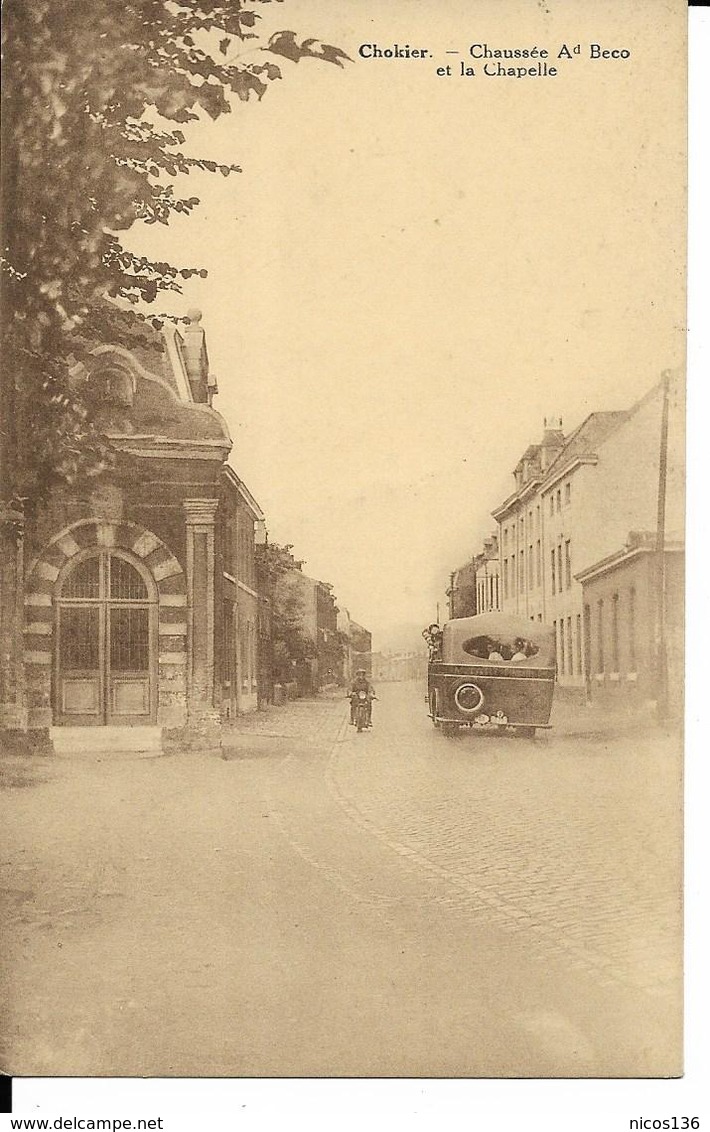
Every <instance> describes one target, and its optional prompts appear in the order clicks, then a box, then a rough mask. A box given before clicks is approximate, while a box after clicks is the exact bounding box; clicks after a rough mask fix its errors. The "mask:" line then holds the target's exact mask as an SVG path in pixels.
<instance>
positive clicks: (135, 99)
mask: <svg viewBox="0 0 710 1132" xmlns="http://www.w3.org/2000/svg"><path fill="white" fill-rule="evenodd" d="M268 2H271V0H251V2H250V0H230V2H226V0H225V2H222V3H220V2H219V0H180V2H179V3H175V2H174V0H124V2H123V3H121V4H116V3H115V0H91V3H90V4H86V3H85V4H79V3H77V2H76V0H32V2H31V3H28V2H27V0H5V3H4V4H3V63H4V67H3V80H4V81H3V87H4V96H3V133H4V146H3V149H4V153H3V158H4V160H3V166H2V201H3V217H4V225H5V227H4V231H3V239H2V249H3V265H2V266H3V281H4V298H3V304H2V345H3V350H4V360H5V364H4V367H3V375H4V381H5V384H4V386H3V403H2V410H3V415H4V417H5V418H7V417H8V416H9V417H12V418H13V420H14V421H15V423H14V425H13V427H12V428H11V429H10V430H9V433H8V436H7V437H5V439H6V440H7V441H8V443H6V444H5V446H4V457H3V460H4V462H3V465H2V494H3V496H4V497H8V496H9V497H11V496H13V495H17V494H21V495H27V494H30V493H33V494H41V493H42V492H43V491H45V490H46V488H47V486H48V484H49V483H50V482H52V480H53V479H56V478H57V477H59V478H64V479H67V478H72V480H73V482H74V481H76V478H77V477H78V476H80V475H81V474H86V475H88V474H90V472H91V470H92V468H94V467H98V466H100V467H102V468H103V467H106V466H107V461H108V460H109V459H110V454H109V453H108V449H107V446H106V443H105V441H104V439H103V437H102V436H101V434H100V430H98V429H96V428H94V424H95V421H94V414H93V410H92V406H91V405H90V404H89V403H88V402H87V403H83V401H82V392H81V390H79V391H77V390H76V389H71V388H70V385H71V380H70V378H69V376H68V368H67V365H66V361H65V359H66V358H67V357H69V355H72V356H74V357H75V358H78V359H80V358H81V354H82V351H88V350H89V349H90V348H91V347H92V346H93V345H95V344H96V342H107V341H113V342H116V344H123V343H128V344H130V343H131V342H134V343H135V342H136V341H137V340H141V341H142V343H143V345H144V347H145V348H153V349H155V348H156V347H157V344H156V340H155V331H156V330H157V329H159V328H160V327H162V325H163V323H164V321H165V320H166V319H167V317H168V316H164V315H160V316H159V317H158V316H154V315H152V316H151V314H150V307H151V305H152V304H154V303H155V302H156V301H157V300H158V299H159V297H160V295H161V294H162V293H164V292H166V291H168V292H171V291H172V292H175V291H179V290H180V287H181V282H182V281H185V280H186V279H189V278H192V277H194V276H200V277H203V278H204V277H205V275H206V271H205V269H204V268H201V267H188V266H182V265H172V264H167V263H153V262H150V261H149V260H148V259H147V258H145V257H142V256H136V255H134V254H133V253H131V252H129V251H128V250H127V249H126V248H125V247H124V245H123V244H122V243H121V240H120V238H119V236H118V235H117V233H121V232H126V231H128V230H129V229H131V228H132V227H133V226H134V225H135V224H136V221H142V222H144V223H146V224H162V225H165V224H169V223H170V221H171V219H172V218H173V217H174V216H175V215H181V216H183V217H188V216H190V215H191V214H192V213H193V212H194V210H195V208H196V207H197V206H198V205H199V199H198V197H197V196H195V195H188V194H186V193H182V192H180V191H177V188H176V185H177V183H179V180H180V178H182V177H185V176H187V175H189V174H190V173H191V172H193V171H195V170H199V171H202V172H207V173H213V174H217V173H219V174H220V175H221V176H223V177H229V176H230V175H231V174H234V173H239V172H241V168H240V166H239V165H237V164H234V163H225V162H224V161H220V160H217V159H216V158H215V157H213V156H210V155H207V156H206V157H201V156H193V155H192V154H191V153H189V152H185V149H184V148H183V147H185V146H186V144H187V142H186V134H185V131H184V130H182V129H180V128H179V127H180V126H182V125H183V124H186V123H189V122H193V121H198V120H199V119H200V117H201V116H207V117H209V118H211V119H213V120H215V119H218V118H219V117H221V116H222V115H224V114H227V113H229V112H230V111H231V109H232V105H233V102H234V99H235V98H236V99H238V100H240V101H243V102H248V101H249V100H250V99H251V98H253V97H256V98H257V99H260V98H262V97H263V96H264V94H265V92H266V90H267V89H268V85H269V83H270V82H273V81H276V80H279V79H280V78H281V70H280V68H279V67H278V66H277V65H276V64H275V63H273V62H271V61H268V62H267V61H265V62H259V61H258V60H259V59H260V58H263V57H262V56H260V55H258V54H256V53H257V52H259V51H262V50H263V51H266V52H267V53H270V54H271V55H272V56H280V57H286V58H289V59H293V60H294V61H296V62H297V61H298V60H299V59H300V58H303V57H306V56H310V57H312V58H320V59H322V60H325V61H328V62H334V63H336V64H337V65H338V66H341V65H342V60H343V59H345V58H346V57H345V56H344V54H343V53H342V52H340V51H338V49H337V48H331V47H329V46H328V45H326V44H322V43H320V42H319V41H318V40H314V39H307V40H304V41H303V43H302V44H298V43H297V42H296V37H295V34H294V33H293V32H282V33H278V34H277V35H276V36H272V37H271V39H270V40H268V41H267V42H266V44H264V45H260V44H259V42H258V37H257V38H256V40H255V30H254V29H255V28H256V27H257V26H258V21H259V13H258V12H257V11H256V10H255V5H256V4H260V3H268ZM274 2H279V3H280V2H281V0H274ZM251 41H254V45H253V46H251V45H250V46H249V48H248V49H246V50H245V56H244V58H242V59H230V58H229V57H228V53H229V51H230V45H232V44H233V43H237V44H240V43H247V42H249V43H251ZM30 438H31V439H30ZM37 438H41V442H40V443H36V442H35V441H36V439H37Z"/></svg>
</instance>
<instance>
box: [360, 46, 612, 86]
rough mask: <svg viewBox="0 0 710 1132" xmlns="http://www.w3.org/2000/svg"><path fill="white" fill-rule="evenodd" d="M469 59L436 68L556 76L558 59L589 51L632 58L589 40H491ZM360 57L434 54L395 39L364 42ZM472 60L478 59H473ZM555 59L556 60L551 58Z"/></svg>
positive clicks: (596, 56) (445, 72)
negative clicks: (508, 43)
mask: <svg viewBox="0 0 710 1132" xmlns="http://www.w3.org/2000/svg"><path fill="white" fill-rule="evenodd" d="M459 54H461V52H458V51H447V55H459ZM466 54H467V55H468V57H469V58H468V59H460V60H459V62H458V67H457V66H456V63H455V62H453V61H451V62H447V63H445V64H444V65H442V66H439V67H437V68H436V74H437V75H439V76H440V77H444V76H449V75H453V74H460V75H462V76H467V77H471V78H473V77H475V76H476V75H478V74H481V75H484V76H486V77H487V78H495V77H507V78H555V76H556V75H557V74H558V67H557V65H556V63H557V61H558V60H573V59H575V58H580V57H581V56H583V54H584V55H586V57H587V58H588V59H590V60H615V59H618V60H621V59H629V58H630V57H631V51H630V49H629V48H628V47H605V46H603V45H602V44H600V43H590V44H588V45H587V47H586V48H585V50H584V53H583V50H582V44H581V43H575V44H567V43H563V44H560V46H559V47H558V48H557V49H556V50H555V51H550V50H549V49H548V48H546V47H538V46H537V45H534V46H531V47H495V46H490V45H489V44H488V43H472V44H471V45H470V46H469V48H468V50H467V53H466ZM358 55H359V56H360V58H361V59H367V60H370V59H383V60H394V59H396V60H407V59H417V60H419V59H429V60H433V59H434V58H435V54H434V52H432V51H430V50H429V49H428V48H427V47H412V46H410V44H408V43H405V44H399V43H394V44H391V45H388V46H380V45H379V44H378V43H361V44H360V46H359V48H358ZM469 60H472V61H475V62H470V61H469ZM552 60H554V62H552Z"/></svg>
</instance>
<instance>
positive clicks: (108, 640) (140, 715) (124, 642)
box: [54, 548, 158, 726]
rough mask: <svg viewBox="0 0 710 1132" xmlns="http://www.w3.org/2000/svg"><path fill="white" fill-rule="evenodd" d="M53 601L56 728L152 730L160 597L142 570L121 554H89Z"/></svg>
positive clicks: (79, 558) (69, 567)
mask: <svg viewBox="0 0 710 1132" xmlns="http://www.w3.org/2000/svg"><path fill="white" fill-rule="evenodd" d="M55 594H56V599H55V604H56V625H55V648H54V719H55V722H56V723H59V724H65V725H73V726H77V725H79V726H81V725H86V726H91V725H93V726H97V725H103V724H106V725H114V726H115V725H128V724H149V723H154V722H155V719H156V709H157V695H156V677H155V673H156V668H157V655H156V653H157V649H156V636H157V632H156V629H157V611H158V594H157V587H156V585H155V582H154V580H153V578H152V577H151V575H150V573H149V572H148V570H147V569H146V567H145V566H144V565H143V563H142V562H140V561H139V560H138V559H136V558H135V557H134V556H133V555H131V554H128V553H127V552H126V551H123V550H119V549H118V548H111V549H90V550H86V551H84V552H83V553H81V554H80V555H76V556H74V557H73V558H72V559H71V560H70V561H69V562H68V563H67V564H66V565H65V567H64V569H63V570H62V571H61V572H60V574H59V577H58V579H57V586H56V590H55Z"/></svg>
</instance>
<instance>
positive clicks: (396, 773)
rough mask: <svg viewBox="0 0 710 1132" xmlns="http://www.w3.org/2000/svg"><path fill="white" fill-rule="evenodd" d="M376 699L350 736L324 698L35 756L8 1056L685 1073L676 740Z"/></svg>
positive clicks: (264, 1068)
mask: <svg viewBox="0 0 710 1132" xmlns="http://www.w3.org/2000/svg"><path fill="white" fill-rule="evenodd" d="M378 694H379V697H380V700H379V702H378V703H377V704H376V705H375V726H374V729H373V730H372V731H371V732H368V733H365V734H362V735H358V734H356V733H355V732H354V730H353V729H352V728H350V727H349V726H348V723H347V710H346V708H347V705H346V703H345V701H344V699H343V698H341V697H338V698H335V697H334V698H332V699H321V700H317V701H303V702H296V703H290V704H287V705H284V706H283V707H280V708H275V709H271V710H269V712H267V713H263V714H259V715H258V716H253V717H251V718H248V719H244V720H242V721H240V724H239V726H237V727H235V728H233V729H232V730H230V731H228V732H225V739H224V743H225V756H226V757H225V759H224V760H219V759H216V758H208V757H200V756H194V755H191V756H187V755H184V756H171V757H164V758H156V759H137V758H132V759H129V758H117V759H113V760H111V759H105V760H104V761H98V760H95V759H83V760H81V759H74V760H71V759H64V760H54V761H51V762H44V763H39V762H38V763H37V765H36V766H35V767H33V768H27V767H26V768H25V770H24V772H23V773H24V774H25V775H27V774H28V773H30V771H31V777H32V776H33V778H34V781H33V782H32V783H31V784H29V785H27V786H25V787H24V788H23V787H21V785H20V779H18V781H17V783H16V784H15V788H14V789H9V790H7V791H5V793H4V796H3V803H2V804H3V811H4V828H5V838H4V843H5V847H4V851H3V862H2V886H3V889H4V900H5V905H6V908H7V914H6V916H5V919H6V922H7V923H8V924H9V926H8V928H7V929H6V933H5V961H6V971H5V974H4V978H3V986H4V988H5V989H6V990H9V992H10V993H9V999H8V1002H7V1003H6V1004H5V1008H4V1013H5V1015H6V1017H7V1018H8V1019H9V1023H10V1024H9V1026H7V1027H6V1039H5V1040H6V1047H7V1048H6V1053H5V1056H4V1068H5V1070H6V1071H7V1070H9V1071H12V1072H15V1073H25V1074H35V1075H55V1074H87V1075H100V1074H115V1075H124V1074H125V1075H129V1076H135V1075H140V1074H149V1075H178V1076H191V1075H197V1076H201V1075H257V1076H258V1075H278V1076H289V1075H329V1074H333V1075H346V1076H358V1075H366V1076H380V1075H382V1076H384V1075H395V1076H408V1075H423V1076H439V1075H463V1076H526V1075H529V1076H548V1075H551V1076H635V1075H641V1076H643V1075H657V1074H672V1073H674V1072H677V1071H678V1070H679V1068H680V1066H679V1057H678V1052H677V1051H678V1049H679V1045H680V1037H679V1034H680V1016H679V1011H680V1006H679V1000H680V991H679V971H680V946H681V945H680V927H679V924H680V868H681V849H680V844H681V840H680V805H681V769H680V756H679V754H677V753H675V752H676V748H675V746H674V741H673V740H672V739H669V737H668V736H667V735H664V734H663V733H662V732H660V731H659V730H657V729H654V728H652V727H650V726H649V725H648V724H645V725H641V724H640V723H638V722H636V723H634V722H633V721H628V720H627V721H626V722H625V723H622V722H621V721H619V722H618V725H616V726H610V725H608V724H607V725H606V726H602V725H600V722H599V720H595V719H594V718H593V717H592V716H591V715H589V714H588V713H587V712H586V710H581V711H577V712H574V711H572V709H570V708H566V707H560V708H559V709H558V710H557V715H556V717H555V718H554V719H553V722H555V724H556V727H555V730H553V731H552V732H550V733H547V734H545V733H543V734H541V735H540V736H539V738H538V739H537V740H535V741H531V740H527V739H526V740H523V739H519V738H515V737H508V736H500V735H496V736H488V735H471V734H466V735H463V736H461V737H459V738H457V739H446V738H445V737H443V736H442V735H440V734H439V733H438V732H435V731H434V730H433V728H432V727H431V724H430V721H429V720H428V719H427V717H426V708H425V705H424V698H423V688H422V687H420V686H419V685H414V684H383V685H382V687H381V688H380V689H378ZM20 1004H21V1008H20ZM146 1034H150V1035H151V1038H150V1041H149V1042H148V1041H147V1039H146V1038H145V1037H144V1035H146Z"/></svg>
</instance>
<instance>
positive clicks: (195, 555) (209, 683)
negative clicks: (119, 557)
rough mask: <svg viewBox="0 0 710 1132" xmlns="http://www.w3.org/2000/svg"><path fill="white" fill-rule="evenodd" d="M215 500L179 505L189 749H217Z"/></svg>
mask: <svg viewBox="0 0 710 1132" xmlns="http://www.w3.org/2000/svg"><path fill="white" fill-rule="evenodd" d="M217 505H218V501H217V500H216V499H185V500H183V510H184V513H185V527H186V534H187V713H188V728H189V730H190V733H191V734H190V739H189V744H190V746H193V747H201V746H203V747H207V748H213V747H215V746H218V745H219V711H218V710H217V708H216V707H215V703H214V630H215V626H214V600H215V592H214V571H215V515H216V511H217Z"/></svg>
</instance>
